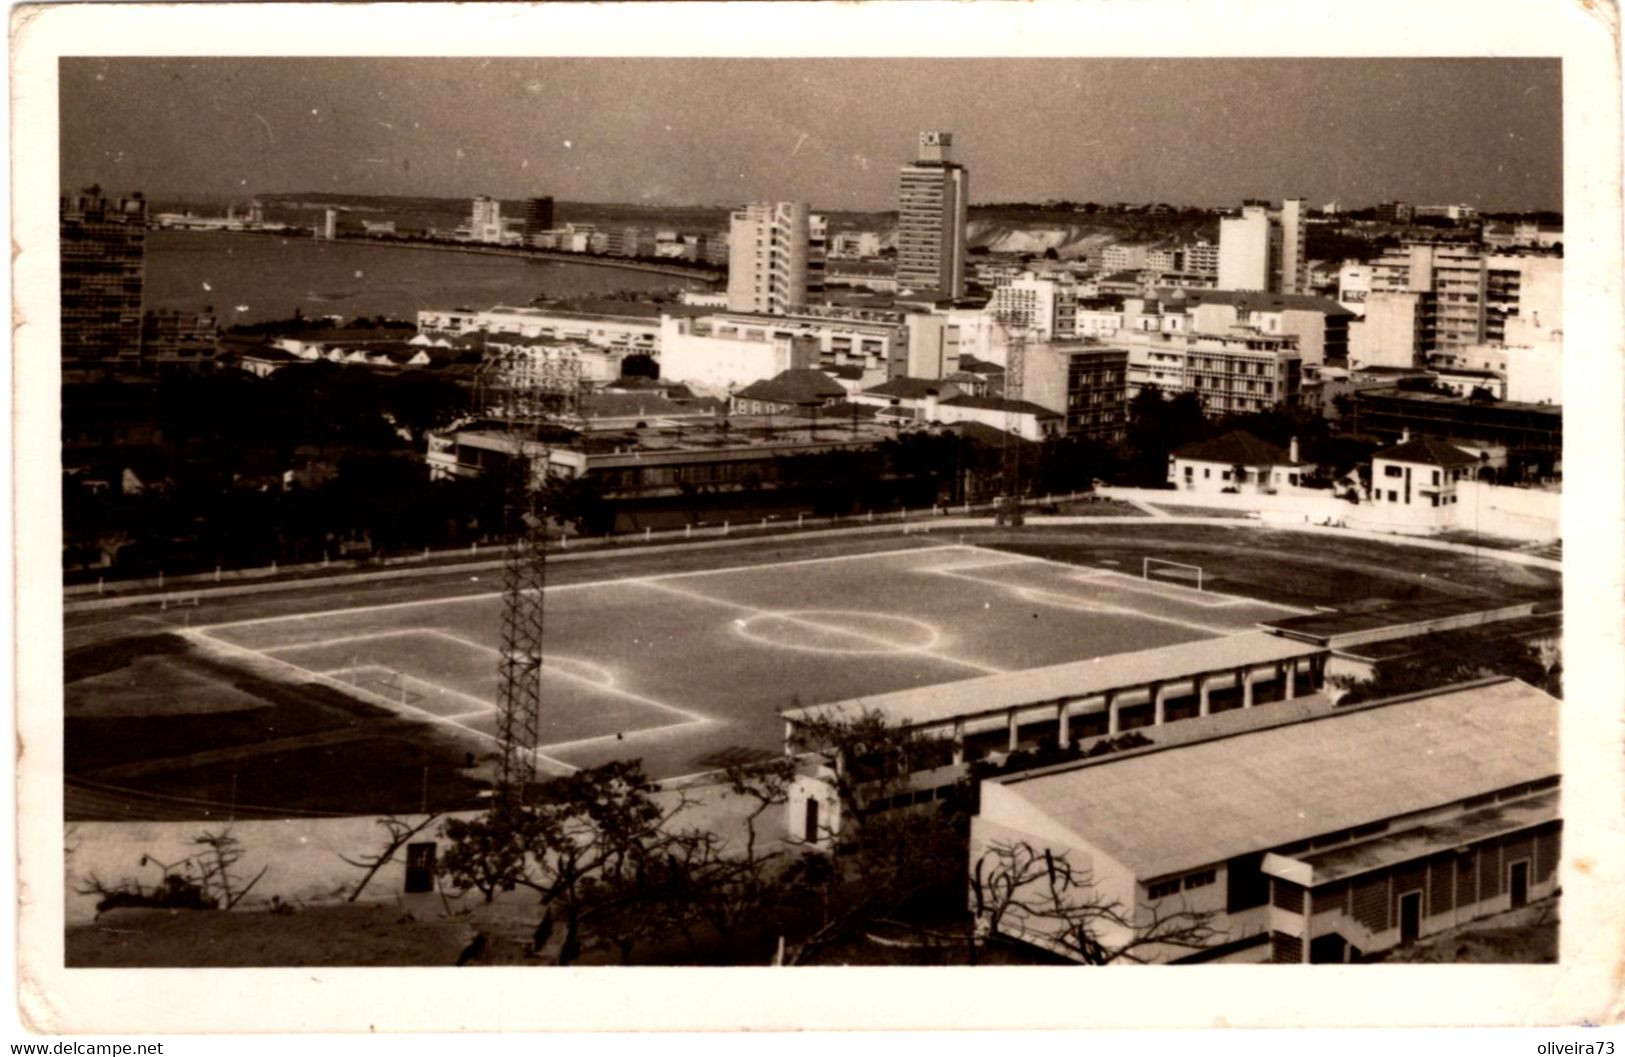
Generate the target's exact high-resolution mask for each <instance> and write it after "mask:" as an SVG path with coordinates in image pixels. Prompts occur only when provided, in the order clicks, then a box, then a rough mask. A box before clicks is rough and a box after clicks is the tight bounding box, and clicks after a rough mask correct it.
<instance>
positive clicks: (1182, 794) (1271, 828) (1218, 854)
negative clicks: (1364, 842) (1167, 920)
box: [1001, 640, 1560, 878]
mask: <svg viewBox="0 0 1625 1057" xmlns="http://www.w3.org/2000/svg"><path fill="white" fill-rule="evenodd" d="M1221 641H1222V640H1221ZM1559 704H1560V703H1559V702H1558V700H1557V699H1556V698H1554V697H1551V696H1550V695H1548V694H1545V693H1543V692H1541V691H1540V690H1537V689H1535V688H1534V687H1532V686H1529V685H1527V684H1525V683H1521V682H1518V681H1517V680H1514V679H1505V680H1497V681H1485V682H1478V683H1470V684H1464V685H1461V686H1456V687H1449V688H1446V689H1443V690H1439V691H1435V692H1431V693H1426V694H1419V695H1413V696H1410V697H1405V698H1394V699H1391V700H1389V701H1385V702H1374V703H1372V704H1370V705H1367V706H1362V707H1354V708H1351V709H1349V710H1347V711H1333V712H1332V713H1330V714H1326V715H1322V716H1319V717H1317V718H1311V719H1307V720H1305V721H1304V722H1301V723H1293V724H1288V725H1285V726H1278V727H1271V728H1268V729H1265V730H1256V731H1250V732H1247V733H1242V734H1237V735H1235V736H1233V737H1228V738H1218V739H1215V740H1212V741H1205V742H1198V743H1195V744H1187V745H1181V746H1177V747H1174V748H1169V749H1165V750H1161V751H1147V752H1143V753H1140V754H1136V755H1131V756H1126V757H1123V758H1120V759H1113V758H1111V757H1104V758H1102V759H1100V760H1097V761H1093V762H1091V763H1086V764H1082V765H1078V766H1074V767H1072V768H1070V769H1059V770H1056V771H1052V772H1049V773H1045V774H1041V775H1037V776H1034V777H1026V778H1024V777H1021V776H1014V777H1011V778H1007V779H1003V780H1001V784H1002V785H1004V786H1005V787H1006V788H1007V789H1008V790H1009V792H1011V793H1013V794H1015V795H1016V796H1019V797H1020V798H1021V799H1023V800H1025V801H1027V802H1028V803H1029V804H1030V805H1031V806H1032V810H1033V811H1035V812H1038V813H1041V814H1043V815H1045V816H1047V817H1048V818H1049V819H1050V820H1051V821H1052V822H1053V823H1055V824H1057V825H1059V826H1062V827H1065V828H1067V829H1069V830H1071V831H1072V832H1073V833H1075V834H1077V835H1078V836H1079V838H1081V839H1082V840H1083V841H1085V842H1087V843H1088V844H1090V845H1092V846H1094V847H1095V848H1098V849H1099V850H1100V851H1102V852H1103V853H1105V854H1107V855H1109V856H1111V857H1112V858H1114V859H1116V860H1117V861H1119V862H1121V863H1122V864H1123V865H1125V866H1126V867H1128V868H1129V869H1130V870H1132V871H1133V872H1134V874H1135V876H1137V877H1140V878H1155V877H1160V876H1164V875H1167V874H1171V873H1178V872H1183V871H1185V870H1189V869H1193V868H1196V867H1200V866H1206V865H1209V864H1211V863H1215V862H1222V861H1224V860H1226V859H1229V858H1231V857H1233V856H1236V855H1244V854H1247V853H1250V852H1258V851H1265V850H1268V849H1271V848H1278V847H1281V846H1282V845H1287V844H1291V843H1293V842H1296V841H1300V840H1304V839H1307V838H1309V837H1314V836H1319V835H1322V834H1326V833H1334V832H1337V831H1339V830H1344V829H1351V828H1353V827H1356V826H1361V825H1365V824H1367V823H1371V822H1375V821H1378V820H1381V819H1387V818H1393V817H1395V816H1399V815H1404V814H1408V813H1411V812H1415V811H1421V810H1424V809H1427V808H1433V807H1440V806H1444V805H1448V804H1451V803H1453V802H1456V801H1465V800H1467V799H1469V798H1472V797H1475V796H1479V795H1482V794H1484V793H1486V792H1490V791H1493V790H1498V789H1505V788H1507V787H1510V786H1515V785H1519V784H1521V783H1527V782H1535V781H1539V780H1541V779H1546V778H1550V777H1552V776H1554V775H1556V774H1557V773H1558V755H1557V725H1558V708H1559Z"/></svg>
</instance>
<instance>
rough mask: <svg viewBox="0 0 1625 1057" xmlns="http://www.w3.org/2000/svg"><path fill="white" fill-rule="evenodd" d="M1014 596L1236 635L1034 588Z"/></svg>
mask: <svg viewBox="0 0 1625 1057" xmlns="http://www.w3.org/2000/svg"><path fill="white" fill-rule="evenodd" d="M1016 594H1017V595H1018V596H1019V597H1021V598H1025V599H1027V600H1028V601H1029V602H1037V603H1038V604H1039V605H1041V606H1049V607H1051V608H1052V609H1072V610H1076V611H1078V612H1082V613H1102V614H1111V613H1115V614H1118V615H1120V616H1125V617H1132V618H1136V619H1139V620H1150V621H1155V622H1156V623H1159V624H1174V625H1177V626H1178V627H1183V628H1191V629H1192V630H1194V631H1204V632H1207V633H1208V634H1211V635H1216V636H1218V637H1220V638H1223V637H1224V636H1226V635H1234V634H1236V630H1235V629H1234V628H1225V627H1216V626H1214V625H1212V624H1199V623H1197V622H1196V621H1194V620H1181V619H1180V618H1179V617H1164V616H1154V615H1152V614H1150V613H1144V612H1141V611H1140V610H1138V609H1125V608H1123V607H1122V606H1114V605H1112V604H1110V603H1108V602H1088V601H1084V600H1082V599H1074V598H1071V597H1070V596H1068V595H1058V594H1052V593H1050V592H1048V591H1044V590H1040V589H1039V588H1035V587H1022V588H1017V589H1016Z"/></svg>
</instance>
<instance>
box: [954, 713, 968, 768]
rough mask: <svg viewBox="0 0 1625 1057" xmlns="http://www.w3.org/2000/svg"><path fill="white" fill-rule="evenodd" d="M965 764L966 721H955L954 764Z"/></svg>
mask: <svg viewBox="0 0 1625 1057" xmlns="http://www.w3.org/2000/svg"><path fill="white" fill-rule="evenodd" d="M964 762H965V721H964V720H962V719H956V720H954V763H964Z"/></svg>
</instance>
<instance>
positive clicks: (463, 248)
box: [153, 228, 727, 283]
mask: <svg viewBox="0 0 1625 1057" xmlns="http://www.w3.org/2000/svg"><path fill="white" fill-rule="evenodd" d="M153 230H157V231H183V230H184V231H186V232H187V233H189V234H206V235H253V236H258V237H261V238H265V237H271V238H282V239H286V238H306V237H308V236H302V235H300V236H295V235H290V234H288V233H287V232H285V231H255V230H247V229H244V230H236V231H233V230H215V231H210V230H207V229H195V228H186V229H182V228H155V229H153ZM316 241H319V242H335V243H345V244H348V245H360V246H387V247H393V248H397V249H411V250H438V251H441V252H448V253H463V254H472V255H476V256H484V257H512V258H515V259H518V260H535V261H554V262H557V263H560V264H583V265H591V266H594V267H599V268H616V269H619V270H621V271H628V272H644V273H647V274H650V275H666V276H671V277H673V278H677V279H692V280H694V281H695V282H704V283H718V282H721V281H723V280H724V279H726V278H727V271H726V270H725V269H722V268H685V267H682V266H680V265H673V264H656V263H654V262H652V261H643V260H638V259H636V258H631V257H609V256H601V255H598V254H589V253H570V252H567V251H564V250H542V249H521V248H515V247H509V246H484V245H480V244H478V243H455V242H439V241H431V240H429V239H422V240H419V239H412V238H403V237H399V236H396V237H393V238H379V237H376V236H371V235H339V236H336V237H334V238H331V239H318V240H316Z"/></svg>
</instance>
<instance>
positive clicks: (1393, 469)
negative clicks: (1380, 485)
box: [1382, 466, 1405, 477]
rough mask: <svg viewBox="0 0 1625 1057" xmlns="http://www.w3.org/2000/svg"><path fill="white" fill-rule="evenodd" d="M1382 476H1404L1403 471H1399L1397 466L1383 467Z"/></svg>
mask: <svg viewBox="0 0 1625 1057" xmlns="http://www.w3.org/2000/svg"><path fill="white" fill-rule="evenodd" d="M1382 475H1383V476H1384V477H1403V476H1405V471H1404V470H1402V469H1400V468H1399V467H1398V466H1384V467H1383V468H1382Z"/></svg>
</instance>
